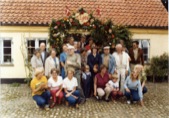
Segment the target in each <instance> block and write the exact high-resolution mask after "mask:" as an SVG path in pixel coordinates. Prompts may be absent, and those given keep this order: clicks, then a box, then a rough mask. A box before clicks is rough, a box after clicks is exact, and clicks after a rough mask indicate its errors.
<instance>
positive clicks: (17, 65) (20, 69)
mask: <svg viewBox="0 0 169 118" xmlns="http://www.w3.org/2000/svg"><path fill="white" fill-rule="evenodd" d="M23 36H24V37H38V38H39V37H43V38H47V37H48V33H47V32H46V33H40V32H38V33H29V32H9V33H8V32H3V33H0V37H11V38H12V46H11V47H12V60H13V64H9V65H5V64H2V65H1V66H0V78H10V79H11V78H17V79H18V78H25V77H26V72H25V68H24V60H23V56H22V54H21V50H20V46H21V40H22V39H23V38H22V37H23Z"/></svg>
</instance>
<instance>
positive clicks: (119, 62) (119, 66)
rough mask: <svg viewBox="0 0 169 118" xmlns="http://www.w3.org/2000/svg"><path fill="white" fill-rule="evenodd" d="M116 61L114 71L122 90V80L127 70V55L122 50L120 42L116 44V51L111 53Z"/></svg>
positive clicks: (122, 90)
mask: <svg viewBox="0 0 169 118" xmlns="http://www.w3.org/2000/svg"><path fill="white" fill-rule="evenodd" d="M113 56H114V58H115V61H116V72H117V74H118V78H119V80H118V81H120V91H121V92H124V87H123V85H124V81H125V78H126V75H127V74H128V71H129V55H128V54H127V53H126V52H125V51H123V47H122V45H121V44H117V45H116V52H114V53H113Z"/></svg>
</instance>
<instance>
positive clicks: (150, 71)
mask: <svg viewBox="0 0 169 118" xmlns="http://www.w3.org/2000/svg"><path fill="white" fill-rule="evenodd" d="M168 59H169V58H168V54H167V53H164V54H162V55H161V56H154V57H152V58H151V60H150V66H149V68H147V69H146V73H147V75H149V76H153V79H154V78H156V77H161V78H164V77H165V76H166V75H167V74H168Z"/></svg>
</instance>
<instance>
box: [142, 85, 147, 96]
mask: <svg viewBox="0 0 169 118" xmlns="http://www.w3.org/2000/svg"><path fill="white" fill-rule="evenodd" d="M145 93H147V87H145V86H144V87H143V94H145Z"/></svg>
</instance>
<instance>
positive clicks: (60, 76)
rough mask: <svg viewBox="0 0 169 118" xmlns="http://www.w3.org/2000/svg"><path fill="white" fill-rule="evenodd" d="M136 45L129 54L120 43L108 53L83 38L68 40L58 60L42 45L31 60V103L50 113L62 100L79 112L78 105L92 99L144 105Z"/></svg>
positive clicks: (143, 79)
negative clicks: (120, 100)
mask: <svg viewBox="0 0 169 118" xmlns="http://www.w3.org/2000/svg"><path fill="white" fill-rule="evenodd" d="M138 45H139V43H138V42H137V41H134V42H132V48H131V49H130V50H129V51H128V50H127V49H126V48H125V46H124V42H123V41H122V40H121V41H120V42H119V43H118V44H117V45H116V46H115V51H114V52H112V53H111V52H110V50H111V47H110V46H104V47H103V49H100V48H99V46H97V45H96V44H95V43H94V41H93V39H92V38H91V37H90V38H89V40H88V43H87V42H86V37H84V36H82V37H81V40H80V41H78V42H75V41H74V38H73V37H69V38H68V42H67V43H65V44H64V45H63V46H62V47H63V52H62V53H61V54H60V55H59V58H58V57H57V56H56V55H57V54H56V51H55V49H51V50H50V55H49V54H48V53H47V52H46V51H45V49H46V46H45V44H44V43H41V44H40V48H39V49H36V50H35V53H34V56H33V57H32V58H31V64H32V68H33V74H32V76H33V79H32V81H31V83H30V86H31V89H32V96H33V99H34V101H35V102H36V104H37V106H38V107H41V108H45V109H49V108H53V107H54V106H55V105H56V104H61V103H62V101H63V98H64V100H65V101H66V105H67V106H68V105H70V106H75V107H76V108H78V104H80V103H85V101H86V100H87V99H88V98H90V97H93V96H94V97H95V98H96V99H97V100H105V101H106V102H109V101H110V99H112V100H113V101H114V100H116V99H118V98H120V97H122V96H126V98H127V103H128V104H130V103H131V102H136V101H140V103H141V105H144V104H143V94H144V93H146V92H147V88H146V87H145V82H146V79H147V78H146V75H145V72H144V68H143V66H144V59H143V51H142V50H141V49H140V48H139V47H138ZM50 101H51V102H50Z"/></svg>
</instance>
